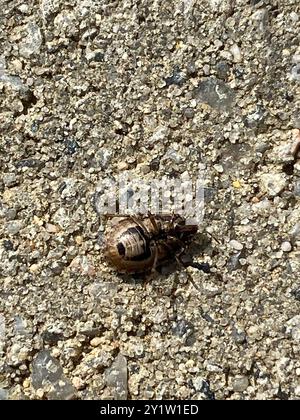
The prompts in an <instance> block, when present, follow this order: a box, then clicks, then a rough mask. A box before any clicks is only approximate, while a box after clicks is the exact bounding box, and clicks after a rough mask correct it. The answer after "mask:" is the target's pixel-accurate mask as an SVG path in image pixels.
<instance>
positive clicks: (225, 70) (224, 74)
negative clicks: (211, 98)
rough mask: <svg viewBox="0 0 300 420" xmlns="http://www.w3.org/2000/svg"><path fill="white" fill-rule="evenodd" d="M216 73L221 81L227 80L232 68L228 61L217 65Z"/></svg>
mask: <svg viewBox="0 0 300 420" xmlns="http://www.w3.org/2000/svg"><path fill="white" fill-rule="evenodd" d="M216 73H217V76H218V77H219V79H223V80H226V79H227V78H228V76H229V74H230V66H229V64H228V63H226V61H220V62H219V63H218V64H217V65H216Z"/></svg>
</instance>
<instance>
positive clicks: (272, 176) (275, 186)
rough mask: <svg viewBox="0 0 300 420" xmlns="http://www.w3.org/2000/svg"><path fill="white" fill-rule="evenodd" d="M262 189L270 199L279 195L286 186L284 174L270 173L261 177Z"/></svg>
mask: <svg viewBox="0 0 300 420" xmlns="http://www.w3.org/2000/svg"><path fill="white" fill-rule="evenodd" d="M261 183H262V189H263V190H264V191H266V192H267V193H268V194H269V195H270V196H271V197H275V196H276V195H278V194H280V193H281V192H282V191H283V190H284V189H285V188H286V186H287V178H286V175H285V174H282V173H274V172H270V173H268V174H263V175H262V176H261Z"/></svg>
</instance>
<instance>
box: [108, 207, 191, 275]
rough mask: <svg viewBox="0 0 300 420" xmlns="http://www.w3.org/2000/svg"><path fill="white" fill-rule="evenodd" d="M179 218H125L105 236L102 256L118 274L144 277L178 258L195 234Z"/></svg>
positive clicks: (178, 216) (160, 216)
mask: <svg viewBox="0 0 300 420" xmlns="http://www.w3.org/2000/svg"><path fill="white" fill-rule="evenodd" d="M197 230H198V226H197V225H187V224H186V221H185V219H184V218H183V217H182V216H180V215H178V214H173V215H170V214H168V215H152V214H148V215H147V216H125V218H123V219H122V220H120V221H119V222H118V223H117V224H116V225H114V226H113V227H112V228H111V230H110V231H109V232H108V234H107V237H106V247H105V255H106V258H107V260H108V261H109V262H110V264H111V265H112V266H113V267H114V268H115V269H116V270H117V271H118V272H120V273H146V272H149V271H151V270H155V268H156V267H158V266H159V265H161V264H163V263H164V262H166V261H167V260H170V259H176V260H177V261H179V262H180V256H181V254H182V253H183V252H184V251H185V250H186V248H187V247H188V245H189V244H190V243H191V241H192V239H193V237H194V236H195V234H196V233H197Z"/></svg>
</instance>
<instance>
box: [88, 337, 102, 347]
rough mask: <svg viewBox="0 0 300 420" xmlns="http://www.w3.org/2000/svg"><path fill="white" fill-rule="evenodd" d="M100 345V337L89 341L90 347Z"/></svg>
mask: <svg viewBox="0 0 300 420" xmlns="http://www.w3.org/2000/svg"><path fill="white" fill-rule="evenodd" d="M101 343H102V340H101V338H100V337H94V338H92V340H91V341H90V345H91V346H92V347H98V346H99V345H100V344H101Z"/></svg>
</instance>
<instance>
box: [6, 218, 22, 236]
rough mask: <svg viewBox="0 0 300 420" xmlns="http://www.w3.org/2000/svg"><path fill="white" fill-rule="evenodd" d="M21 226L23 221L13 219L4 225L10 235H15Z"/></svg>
mask: <svg viewBox="0 0 300 420" xmlns="http://www.w3.org/2000/svg"><path fill="white" fill-rule="evenodd" d="M22 227H23V223H22V222H21V220H14V221H12V222H9V223H8V224H7V226H6V229H7V232H8V233H9V234H11V235H16V234H17V233H19V232H20V230H21V229H22Z"/></svg>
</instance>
